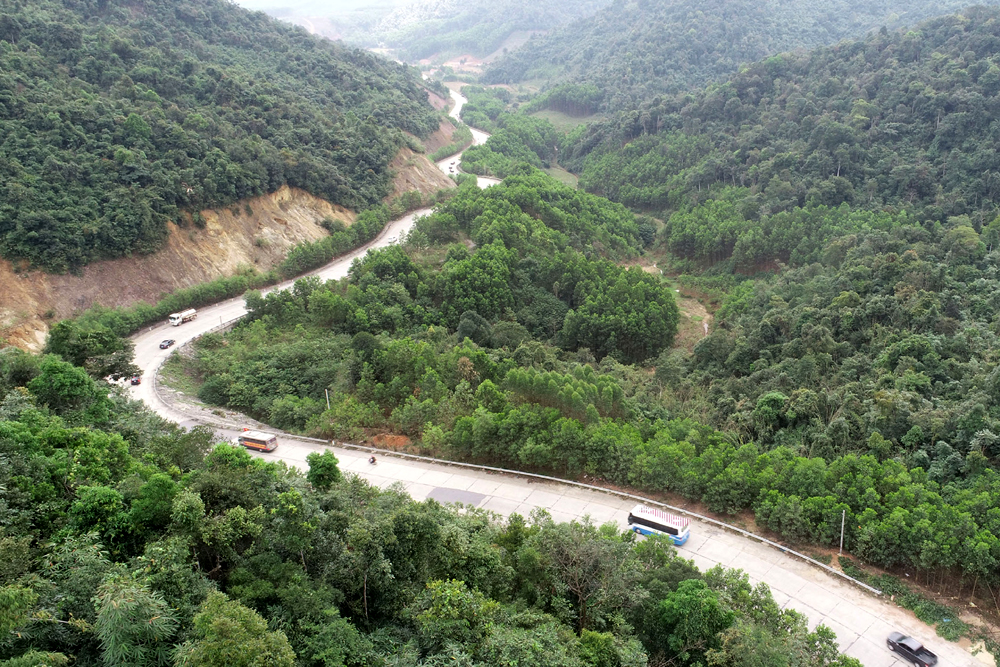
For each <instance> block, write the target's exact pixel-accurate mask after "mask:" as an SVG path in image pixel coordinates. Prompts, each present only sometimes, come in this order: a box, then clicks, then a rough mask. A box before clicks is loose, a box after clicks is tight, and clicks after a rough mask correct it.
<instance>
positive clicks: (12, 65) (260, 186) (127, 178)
mask: <svg viewBox="0 0 1000 667" xmlns="http://www.w3.org/2000/svg"><path fill="white" fill-rule="evenodd" d="M437 125H438V119H437V115H436V112H435V111H434V110H433V109H432V108H431V106H430V105H429V104H428V103H427V98H426V91H425V90H424V89H423V88H422V86H421V84H420V81H419V77H418V75H417V73H416V72H415V71H414V70H411V69H408V68H406V67H404V66H401V65H398V64H396V63H393V62H390V61H388V60H386V59H383V58H379V57H377V56H375V55H373V54H371V53H368V52H365V51H361V50H357V49H350V48H345V47H343V46H340V45H336V44H333V43H331V42H329V41H326V40H320V39H317V38H315V37H311V36H310V35H308V34H306V32H305V31H303V30H302V29H300V28H295V27H292V26H289V25H287V24H284V23H281V22H279V21H276V20H274V19H271V18H269V17H267V16H265V15H264V14H262V13H259V12H250V11H248V10H245V9H241V8H239V7H237V6H235V5H233V4H231V3H229V2H225V1H223V0H182V1H180V2H177V1H174V0H100V1H98V0H37V1H34V2H31V3H26V2H20V1H18V0H0V179H2V180H3V182H4V184H5V192H4V196H3V197H0V253H2V254H3V256H4V257H7V258H9V259H12V260H18V261H21V260H23V262H24V263H25V264H27V265H34V266H38V267H44V268H46V269H48V270H52V271H65V270H69V269H74V268H76V267H80V266H82V265H84V264H86V263H88V262H91V261H94V260H96V259H101V258H108V257H119V256H123V255H128V254H132V253H145V252H151V251H153V250H156V249H157V248H158V247H159V246H160V245H161V243H162V242H163V240H164V239H165V237H166V220H167V219H175V220H178V221H179V222H181V223H183V222H184V220H186V219H187V218H188V216H187V215H185V213H184V212H197V211H199V210H201V209H204V208H210V207H221V206H226V205H229V204H232V203H233V202H235V201H237V200H239V199H242V198H245V197H248V196H252V195H258V194H261V193H264V192H268V191H273V190H276V189H277V188H278V187H280V186H282V185H285V184H288V185H293V186H298V187H301V188H303V189H305V190H307V191H309V192H311V193H313V194H315V195H318V196H320V197H323V198H325V199H327V200H329V201H331V202H334V203H337V204H341V205H343V206H346V207H349V208H353V209H360V208H364V207H366V206H369V205H372V204H375V203H377V202H379V201H380V200H381V199H382V198H383V197H384V196H385V195H386V194H388V192H389V189H390V181H391V174H390V170H389V163H390V161H391V160H392V158H393V156H394V155H395V154H396V152H397V151H398V149H399V147H400V146H401V145H402V143H403V141H404V140H405V137H404V132H409V133H412V134H415V135H417V136H426V135H428V134H429V133H430V132H432V131H433V130H434V129H436V128H437ZM193 222H194V223H195V224H198V223H199V222H202V221H201V220H200V215H194V216H193Z"/></svg>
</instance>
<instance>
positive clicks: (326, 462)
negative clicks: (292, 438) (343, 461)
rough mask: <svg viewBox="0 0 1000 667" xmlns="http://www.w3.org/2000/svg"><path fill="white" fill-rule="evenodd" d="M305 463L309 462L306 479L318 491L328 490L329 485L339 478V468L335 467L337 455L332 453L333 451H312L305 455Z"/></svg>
mask: <svg viewBox="0 0 1000 667" xmlns="http://www.w3.org/2000/svg"><path fill="white" fill-rule="evenodd" d="M306 463H308V464H309V472H308V473H307V474H306V479H307V480H308V481H309V483H310V484H312V485H313V487H314V488H317V489H319V490H320V491H329V490H330V487H331V486H333V485H334V484H336V483H337V482H339V481H340V479H341V474H340V468H338V467H337V464H338V461H337V457H336V456H334V455H333V452H323V453H322V454H319V453H317V452H312V453H311V454H309V455H308V456H306Z"/></svg>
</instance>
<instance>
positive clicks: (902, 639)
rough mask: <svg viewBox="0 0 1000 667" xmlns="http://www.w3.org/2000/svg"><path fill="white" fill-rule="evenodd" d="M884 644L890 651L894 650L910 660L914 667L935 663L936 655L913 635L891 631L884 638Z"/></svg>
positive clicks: (928, 666)
mask: <svg viewBox="0 0 1000 667" xmlns="http://www.w3.org/2000/svg"><path fill="white" fill-rule="evenodd" d="M885 644H886V646H888V647H889V650H890V651H895V652H896V653H898V654H899V655H900V656H901V657H902V658H903V659H904V660H906V661H908V662H912V663H913V665H914V667H932V665H936V664H937V661H938V657H937V656H936V655H935V654H933V653H931V652H930V651H928V650H927V649H925V648H924V645H923V644H921V643H920V642H918V641H917V640H916V639H914V638H913V637H907V636H906V635H904V634H900V633H898V632H893V633H892V634H890V635H889V637H888V638H887V639H886V640H885Z"/></svg>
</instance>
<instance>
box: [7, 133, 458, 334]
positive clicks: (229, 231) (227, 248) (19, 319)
mask: <svg viewBox="0 0 1000 667" xmlns="http://www.w3.org/2000/svg"><path fill="white" fill-rule="evenodd" d="M443 125H444V124H443ZM450 127H451V126H450V125H449V128H450ZM440 133H441V134H442V135H443V136H442V137H440V138H438V139H437V141H441V140H442V139H443V138H444V136H447V134H445V133H444V131H443V130H442V131H440ZM437 134H438V133H435V136H436V135H437ZM445 143H447V141H445ZM392 168H393V170H394V171H395V173H396V175H395V179H394V182H393V196H395V195H397V194H399V193H402V192H406V191H408V190H419V191H420V192H422V193H432V192H435V191H437V190H439V189H441V188H447V187H455V184H454V182H453V181H452V180H451V179H449V178H447V177H446V176H444V175H443V174H442V173H441V171H440V170H439V169H438V168H437V167H435V166H434V164H432V163H431V162H430V161H428V160H427V159H426V158H425V157H424V156H422V155H418V154H416V153H414V152H413V151H411V150H409V149H406V148H404V149H403V150H402V151H400V153H399V154H398V155H397V156H396V159H395V160H394V161H393V163H392ZM247 206H249V209H250V211H252V213H251V212H249V211H248V210H247ZM202 215H203V216H204V218H205V226H204V228H203V229H202V228H199V227H197V226H196V225H194V224H193V223H190V222H189V223H187V224H186V225H184V226H178V225H176V224H173V223H168V229H169V236H168V239H167V243H166V245H165V246H164V248H163V249H162V250H160V251H159V252H157V253H155V254H153V255H143V256H134V257H127V258H122V259H116V260H110V261H106V262H97V263H94V264H91V265H89V266H87V267H86V268H85V269H84V270H83V272H82V273H81V274H80V275H68V274H67V275H52V274H47V273H43V272H41V271H30V272H27V273H18V272H17V271H15V269H14V267H13V265H12V264H11V263H10V262H8V261H5V260H0V345H2V344H3V343H4V342H6V343H8V344H12V345H16V346H18V347H21V348H24V349H29V350H38V349H40V348H41V347H42V346H43V345H44V343H45V336H46V334H47V333H48V329H49V325H50V324H51V323H53V322H55V321H58V320H59V319H62V318H66V317H71V316H72V315H74V314H75V313H79V312H80V311H82V310H84V309H86V308H88V307H89V306H91V305H93V304H94V303H100V304H102V305H104V306H109V307H117V306H127V305H129V304H132V303H135V302H137V301H141V300H142V301H149V302H154V301H156V300H157V299H158V298H159V297H160V295H161V294H164V293H169V292H172V291H174V290H176V289H179V288H182V287H190V286H191V285H196V284H198V283H202V282H205V281H208V280H213V279H215V278H219V277H221V276H227V275H232V274H233V273H235V272H236V270H237V269H238V268H239V267H240V266H253V267H255V268H257V269H259V270H261V271H267V270H268V269H270V268H272V267H274V266H275V265H277V264H278V263H279V262H280V261H281V260H282V259H283V258H284V257H285V255H286V253H287V252H288V249H289V248H291V247H292V246H293V245H295V244H297V243H301V242H303V241H313V240H316V239H319V238H322V237H323V236H325V235H326V233H327V232H326V230H324V229H323V228H322V227H321V226H320V224H319V223H320V222H321V221H322V220H323V218H325V217H327V216H331V217H333V218H337V219H339V220H342V221H344V222H345V223H347V224H350V223H351V222H352V221H353V220H354V217H355V216H354V213H353V212H352V211H349V210H347V209H345V208H343V207H339V206H334V205H332V204H330V203H329V202H327V201H325V200H323V199H320V198H318V197H314V196H313V195H311V194H309V193H307V192H305V191H303V190H298V189H295V188H289V187H283V188H281V189H279V190H278V191H276V192H273V193H271V194H267V195H263V196H260V197H254V198H252V199H249V200H246V201H242V202H239V203H238V204H234V205H233V206H232V207H230V208H225V209H219V210H206V211H202Z"/></svg>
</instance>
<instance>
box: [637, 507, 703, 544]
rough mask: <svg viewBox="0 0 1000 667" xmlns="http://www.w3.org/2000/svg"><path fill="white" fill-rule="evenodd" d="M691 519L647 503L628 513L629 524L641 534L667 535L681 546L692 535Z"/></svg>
mask: <svg viewBox="0 0 1000 667" xmlns="http://www.w3.org/2000/svg"><path fill="white" fill-rule="evenodd" d="M690 523H691V522H690V521H689V520H688V519H685V518H684V517H679V516H674V515H673V514H668V513H666V512H664V511H663V510H660V509H656V508H655V507H647V506H646V505H636V506H635V507H633V508H632V511H631V512H629V513H628V525H630V526H632V530H634V531H635V532H637V533H639V534H640V535H666V536H667V537H669V538H670V541H671V542H673V543H674V544H676V545H678V546H680V545H682V544H684V543H685V542H687V540H688V537H690V536H691V533H690V530H689V527H690Z"/></svg>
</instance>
